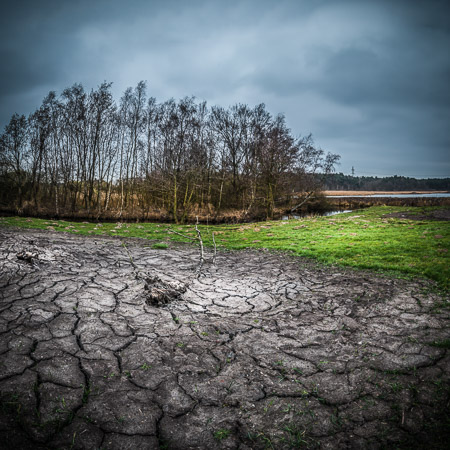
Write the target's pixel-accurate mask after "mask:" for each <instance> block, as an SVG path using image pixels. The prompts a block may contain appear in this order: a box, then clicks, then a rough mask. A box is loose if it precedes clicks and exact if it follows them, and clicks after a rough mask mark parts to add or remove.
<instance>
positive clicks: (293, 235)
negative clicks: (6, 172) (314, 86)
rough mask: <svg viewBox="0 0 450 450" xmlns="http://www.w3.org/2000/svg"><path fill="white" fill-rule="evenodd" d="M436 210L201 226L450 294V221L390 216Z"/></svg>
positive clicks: (118, 227) (225, 242) (30, 222)
mask: <svg viewBox="0 0 450 450" xmlns="http://www.w3.org/2000/svg"><path fill="white" fill-rule="evenodd" d="M430 209H436V208H412V207H372V208H367V209H364V210H361V211H358V212H352V213H347V214H340V215H337V216H331V217H308V218H302V219H299V220H289V221H270V222H259V223H252V224H241V225H215V226H206V225H200V226H199V229H200V230H201V232H202V236H203V241H204V244H205V245H206V246H212V245H213V241H212V232H214V233H215V240H216V243H217V246H218V247H219V248H225V249H233V250H241V249H246V248H250V249H257V248H266V249H269V250H276V251H285V252H289V253H292V254H294V255H299V256H304V257H308V258H313V259H315V260H317V261H319V262H321V263H324V264H331V265H338V266H347V267H353V268H357V269H369V270H374V271H378V272H386V273H389V274H393V275H396V276H405V277H410V278H411V277H412V278H414V277H421V278H429V279H432V280H435V281H436V282H437V283H438V286H439V288H441V289H443V290H446V291H448V289H449V287H450V284H449V278H450V277H449V275H450V269H449V267H450V264H449V252H448V250H449V246H450V222H448V221H432V220H422V221H416V220H409V219H406V218H402V219H397V218H385V217H384V215H385V214H389V213H393V212H402V213H405V212H406V211H414V213H415V214H423V213H426V212H427V211H429V210H430ZM0 226H15V227H21V228H39V229H47V228H48V229H51V230H52V229H54V230H55V231H65V232H69V233H75V234H81V235H108V236H122V237H138V238H145V239H150V240H152V241H153V242H149V246H153V248H166V247H167V246H170V243H172V242H191V243H192V241H189V240H188V239H186V238H184V237H182V236H180V235H178V234H174V233H170V230H174V231H177V232H179V233H182V234H184V235H186V236H190V237H191V238H195V237H196V232H195V229H194V226H193V225H174V224H155V223H142V224H132V223H129V224H127V223H123V224H115V223H103V224H101V226H98V225H97V224H96V223H80V222H67V221H63V220H56V221H52V220H42V219H30V218H22V217H4V218H0Z"/></svg>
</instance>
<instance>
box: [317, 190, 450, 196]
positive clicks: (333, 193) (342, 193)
mask: <svg viewBox="0 0 450 450" xmlns="http://www.w3.org/2000/svg"><path fill="white" fill-rule="evenodd" d="M323 194H324V195H325V196H329V197H336V196H339V197H341V196H342V197H344V196H345V197H367V196H371V195H389V196H392V195H414V194H418V195H424V194H425V195H436V194H449V192H448V191H323Z"/></svg>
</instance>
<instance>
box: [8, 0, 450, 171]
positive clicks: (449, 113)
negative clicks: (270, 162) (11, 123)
mask: <svg viewBox="0 0 450 450" xmlns="http://www.w3.org/2000/svg"><path fill="white" fill-rule="evenodd" d="M449 12H450V7H449V4H448V2H447V1H439V0H434V1H427V2H425V1H411V0H409V1H406V0H405V1H403V0H399V1H394V0H390V1H376V2H375V1H362V0H359V1H334V0H323V1H319V0H310V1H295V0H292V1H289V0H285V1H278V2H273V1H262V0H261V1H256V0H255V1H237V0H236V1H228V2H222V1H206V0H203V1H202V0H198V1H189V2H187V1H174V0H173V1H144V0H142V1H129V2H124V1H123V2H122V1H111V0H108V1H107V0H100V1H99V0H97V1H94V0H91V1H85V0H83V1H61V0H59V1H56V0H55V1H46V0H41V1H39V2H31V1H14V2H13V1H11V2H9V3H7V4H6V6H4V7H3V11H2V14H1V19H0V57H1V61H2V64H1V66H0V81H1V83H0V125H1V126H4V124H6V122H7V120H8V119H9V117H10V115H11V114H12V113H13V112H16V111H17V112H20V113H26V114H27V113H29V112H31V111H32V110H33V109H34V108H36V107H37V106H38V105H39V103H40V101H41V100H42V98H43V97H44V96H45V95H46V94H47V92H48V91H49V90H56V91H57V92H59V93H60V92H61V91H62V89H63V88H64V87H67V86H69V85H71V84H73V83H75V82H82V83H83V84H84V85H85V87H86V88H88V89H90V88H95V87H96V86H97V85H99V84H100V83H101V82H102V81H103V80H105V79H106V80H108V81H113V82H114V85H113V89H114V93H115V96H116V98H119V96H120V95H121V93H122V92H123V90H124V89H125V88H126V87H127V86H129V85H135V84H136V83H137V82H138V81H139V80H142V79H144V80H147V81H148V93H149V95H152V96H155V97H156V98H157V99H158V100H164V99H166V98H169V97H175V98H179V97H182V96H185V95H195V96H197V97H198V98H200V99H205V100H207V101H208V102H209V103H210V104H216V103H217V104H222V105H224V106H227V105H230V104H232V103H234V102H245V103H249V104H256V103H260V102H264V103H266V104H267V106H268V108H269V110H270V111H272V113H274V114H276V113H278V112H283V113H285V114H286V117H287V120H288V123H289V125H290V126H291V128H292V130H293V132H294V133H295V134H300V133H302V134H305V133H309V132H312V133H313V134H314V136H315V138H316V141H317V143H318V144H319V145H321V146H322V147H323V148H325V149H327V150H331V151H335V152H337V153H340V154H341V155H342V166H341V170H343V171H345V172H348V171H349V170H350V168H351V166H352V165H354V166H355V168H356V170H357V173H358V172H359V173H363V172H366V173H378V174H394V173H400V174H406V175H416V176H449V175H450V163H449V158H448V156H447V154H448V150H449V137H448V132H447V129H448V123H449V122H450V88H449V84H450V83H448V80H449V75H450V57H449V51H448V49H449V48H450V27H449V17H450V14H449Z"/></svg>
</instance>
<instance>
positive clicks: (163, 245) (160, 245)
mask: <svg viewBox="0 0 450 450" xmlns="http://www.w3.org/2000/svg"><path fill="white" fill-rule="evenodd" d="M152 248H155V249H161V250H162V249H165V248H169V244H166V243H165V242H157V243H156V244H153V245H152Z"/></svg>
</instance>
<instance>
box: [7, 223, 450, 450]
mask: <svg viewBox="0 0 450 450" xmlns="http://www.w3.org/2000/svg"><path fill="white" fill-rule="evenodd" d="M0 242H1V244H0V253H1V257H0V273H1V276H0V286H1V288H0V294H1V295H0V301H1V314H0V326H1V333H2V339H1V354H0V390H1V399H2V408H1V410H0V411H1V421H0V447H2V446H3V448H18V449H19V448H20V449H41V448H52V449H56V448H58V449H61V448H64V449H69V448H71V449H93V448H102V449H125V448H129V449H153V448H155V449H156V448H168V449H216V448H218V449H220V448H227V449H237V448H239V449H253V448H256V449H258V448H261V449H262V448H276V449H280V448H286V449H287V448H298V447H300V446H301V445H304V446H306V447H308V448H315V447H319V446H320V447H321V448H330V449H331V448H333V449H334V448H382V447H389V448H393V447H404V448H415V447H417V448H424V446H426V447H427V448H433V446H435V448H440V447H442V448H444V446H445V442H446V439H448V437H449V436H448V434H446V433H448V428H446V425H447V426H448V415H447V414H448V409H447V408H448V402H449V399H450V397H449V379H450V354H449V350H447V349H446V347H448V336H449V320H448V319H449V317H448V314H447V313H446V312H445V311H440V310H439V309H436V305H437V304H439V302H440V301H441V300H442V299H440V298H439V297H438V296H436V295H435V294H430V293H426V292H425V291H424V288H426V287H427V284H426V283H421V282H416V283H413V282H406V281H402V280H394V279H389V278H382V277H377V276H374V275H370V274H367V273H360V272H358V273H357V272H351V271H345V270H337V269H326V268H321V267H319V266H314V265H312V264H311V263H308V262H305V261H303V260H300V259H293V258H288V257H283V256H281V255H272V254H269V253H265V252H223V253H222V252H221V253H219V254H218V256H217V261H216V265H212V264H205V266H204V268H203V273H202V275H201V276H200V278H196V277H195V276H194V274H195V271H196V269H197V267H198V252H197V250H196V249H195V248H192V247H177V248H173V249H168V250H155V249H150V248H145V247H144V241H139V240H129V241H126V243H127V248H128V251H129V254H128V252H127V250H126V249H125V248H124V247H123V246H122V244H121V241H119V240H118V239H112V238H111V239H108V238H98V237H96V238H86V237H81V236H73V235H64V234H60V233H59V234H56V233H46V232H34V231H29V232H28V231H20V232H19V231H12V230H5V229H2V230H1V231H0ZM23 251H28V252H29V253H30V254H31V256H29V259H30V260H31V262H27V261H26V257H25V259H18V257H17V254H18V253H19V254H20V255H21V257H22V258H24V256H23V255H24V254H23V253H21V252H23ZM33 255H37V257H36V256H33ZM130 256H131V257H130ZM145 272H148V273H149V274H150V275H151V276H152V277H153V278H152V279H155V277H159V280H160V283H162V284H158V286H164V285H165V284H164V283H166V284H167V283H168V282H172V283H173V282H174V281H176V283H175V285H179V286H182V287H183V289H181V290H180V296H179V298H178V299H177V300H175V301H174V302H172V303H170V304H169V305H166V306H163V307H156V306H151V305H150V304H149V303H148V298H149V289H150V290H151V289H153V288H152V286H150V287H149V284H148V283H149V282H148V280H149V279H150V278H147V282H144V280H143V278H145V277H144V274H145ZM137 274H138V276H136V275H137ZM183 291H184V292H183ZM5 445H7V447H5Z"/></svg>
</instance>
